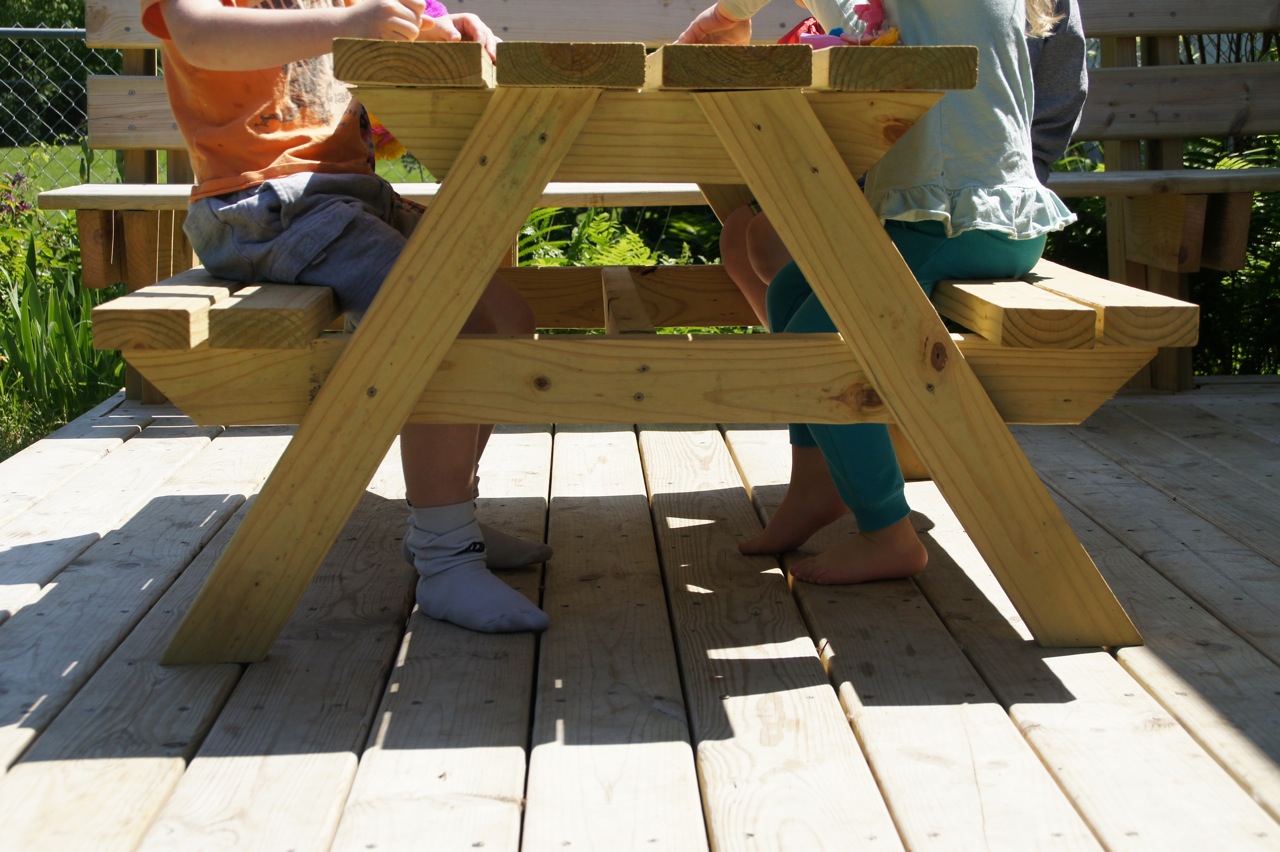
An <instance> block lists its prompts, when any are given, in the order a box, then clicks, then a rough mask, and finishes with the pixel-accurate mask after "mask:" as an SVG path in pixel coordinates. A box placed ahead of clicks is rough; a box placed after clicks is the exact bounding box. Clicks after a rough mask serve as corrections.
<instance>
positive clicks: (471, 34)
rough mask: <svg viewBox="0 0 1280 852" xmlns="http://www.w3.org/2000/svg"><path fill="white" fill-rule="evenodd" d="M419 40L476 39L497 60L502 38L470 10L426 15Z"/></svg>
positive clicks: (490, 56) (491, 57) (419, 33)
mask: <svg viewBox="0 0 1280 852" xmlns="http://www.w3.org/2000/svg"><path fill="white" fill-rule="evenodd" d="M418 41H475V42H479V43H480V46H481V47H483V48H484V52H485V53H487V54H489V58H490V59H495V60H496V59H497V58H498V57H497V49H498V42H499V41H501V39H499V38H498V37H497V36H496V35H494V34H493V30H491V29H489V26H488V25H487V24H485V22H484V21H482V20H480V19H479V18H478V17H476V16H475V15H473V14H471V13H469V12H461V13H459V14H456V15H445V16H443V17H440V18H426V17H424V18H423V19H422V28H421V30H420V31H419V32H418Z"/></svg>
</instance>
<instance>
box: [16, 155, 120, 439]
mask: <svg viewBox="0 0 1280 852" xmlns="http://www.w3.org/2000/svg"><path fill="white" fill-rule="evenodd" d="M33 192H34V187H32V186H31V181H29V180H28V179H27V178H26V177H25V176H24V175H23V174H21V173H15V174H6V175H3V179H2V181H0V459H3V458H7V457H8V456H10V455H12V454H13V453H15V452H17V451H18V450H20V449H22V448H23V447H25V446H26V445H27V444H29V443H31V442H32V441H35V440H38V439H39V438H41V437H43V436H44V435H46V434H48V433H49V432H51V431H52V430H53V429H56V428H57V427H58V426H61V425H62V424H64V423H67V422H69V421H70V420H72V419H74V418H75V417H78V416H79V415H80V414H81V413H83V412H84V411H86V410H88V409H89V408H92V407H93V406H94V405H96V404H98V403H99V402H101V401H102V400H103V399H105V398H106V397H108V396H110V395H111V394H112V393H115V392H116V391H117V390H118V389H119V388H120V385H121V384H122V382H123V373H124V369H123V362H122V361H121V359H120V355H119V353H116V352H98V351H95V350H94V349H93V343H92V338H91V335H90V330H89V314H90V311H91V310H92V309H93V306H94V305H95V304H97V303H99V302H102V301H105V300H106V299H108V298H111V297H113V296H115V295H116V292H114V291H113V290H111V289H108V290H87V289H85V288H84V287H82V286H81V276H80V251H79V245H78V241H77V238H76V233H75V223H74V221H73V220H72V219H71V218H70V217H68V216H66V215H65V214H60V213H59V214H47V215H41V214H39V213H37V212H36V211H35V210H34V209H33V206H32V204H31V202H30V195H31V194H32V193H33Z"/></svg>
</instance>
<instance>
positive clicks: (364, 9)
mask: <svg viewBox="0 0 1280 852" xmlns="http://www.w3.org/2000/svg"><path fill="white" fill-rule="evenodd" d="M347 8H348V9H349V14H350V16H351V17H350V19H349V20H350V22H351V26H352V30H353V32H352V33H351V36H352V37H353V38H378V39H390V40H392V41H413V40H414V39H415V38H417V37H418V21H420V20H421V19H422V13H423V10H425V9H426V8H427V4H426V0H364V2H363V3H357V4H356V5H354V6H349V7H347Z"/></svg>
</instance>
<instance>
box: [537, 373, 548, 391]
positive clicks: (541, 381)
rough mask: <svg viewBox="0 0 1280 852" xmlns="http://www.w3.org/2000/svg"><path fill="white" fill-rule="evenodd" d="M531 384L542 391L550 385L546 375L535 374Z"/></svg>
mask: <svg viewBox="0 0 1280 852" xmlns="http://www.w3.org/2000/svg"><path fill="white" fill-rule="evenodd" d="M533 386H534V387H535V388H537V389H538V390H541V391H544V390H547V389H548V388H550V387H551V380H550V379H548V378H547V377H546V376H535V377H534V379H533Z"/></svg>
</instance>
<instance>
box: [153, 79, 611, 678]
mask: <svg viewBox="0 0 1280 852" xmlns="http://www.w3.org/2000/svg"><path fill="white" fill-rule="evenodd" d="M598 96H599V90H596V89H541V88H519V89H517V88H512V89H503V90H499V91H497V92H495V93H494V96H493V99H492V101H490V104H489V106H488V108H487V109H486V111H485V113H484V114H483V115H482V116H481V117H480V119H479V120H478V121H477V123H476V126H475V128H474V129H473V130H472V133H471V135H470V137H469V139H468V141H467V143H466V144H465V145H464V146H463V149H462V150H461V152H460V153H459V155H458V159H457V162H456V163H455V166H454V170H453V171H452V172H451V173H450V174H449V175H448V177H447V179H446V180H445V182H444V184H443V185H442V186H441V188H440V193H439V195H437V197H436V199H435V201H434V202H433V203H432V204H431V206H430V207H429V208H428V210H427V213H426V215H425V216H424V218H423V220H422V222H421V224H420V225H419V226H418V228H417V230H416V231H415V233H414V235H413V237H412V238H411V239H410V240H409V242H408V243H407V244H406V246H405V249H404V251H403V253H402V254H401V256H400V258H399V260H398V261H397V262H396V264H395V266H394V268H393V269H392V271H391V274H390V275H389V276H388V278H387V280H386V282H384V284H383V286H382V289H381V291H380V292H379V294H378V297H377V298H376V299H375V301H374V303H373V305H372V307H371V308H370V309H369V311H368V312H367V313H366V314H365V318H364V321H363V322H362V323H361V326H360V329H359V331H358V332H357V333H356V335H355V337H354V338H353V339H352V341H351V343H350V345H349V346H348V347H347V350H346V352H345V353H344V354H343V356H342V358H341V359H340V360H339V361H338V363H337V365H336V366H335V367H334V369H333V372H332V373H331V374H330V375H329V378H328V379H327V381H326V382H325V384H324V386H323V387H322V388H321V390H320V393H319V394H318V395H317V397H316V400H315V402H314V403H313V404H312V406H311V408H310V409H309V410H308V411H307V414H306V415H305V416H304V417H303V419H302V422H301V423H300V425H299V426H298V431H297V433H296V434H295V436H294V438H293V440H292V441H291V442H290V444H289V447H288V448H287V450H286V451H285V453H284V455H283V456H282V457H281V459H280V461H279V463H278V464H277V465H276V467H275V470H274V471H273V472H272V474H271V476H270V478H268V480H267V482H266V484H265V485H264V486H263V489H262V493H261V494H260V495H259V497H258V499H257V502H256V503H255V504H254V506H253V507H252V508H251V509H250V511H249V513H248V515H246V517H245V519H244V523H243V524H242V525H241V527H240V529H239V530H237V532H236V534H235V536H234V537H233V538H232V540H231V543H230V545H229V546H228V548H227V550H226V552H225V553H224V554H223V556H222V558H221V559H219V560H218V564H217V565H216V566H215V567H214V570H213V572H212V574H211V575H210V577H209V579H208V581H207V582H206V583H205V586H204V588H203V589H201V591H200V594H199V595H198V597H197V598H196V600H195V602H194V603H193V604H192V607H191V610H190V611H189V612H188V613H187V615H186V617H185V618H184V619H183V621H182V623H181V624H180V625H179V627H178V630H177V632H176V633H175V634H174V637H173V639H172V640H171V642H170V645H169V647H168V649H167V651H166V652H165V656H164V660H163V662H165V663H186V662H214V661H219V662H223V661H238V662H249V661H253V660H258V659H261V658H262V657H264V656H265V655H266V653H267V650H268V649H269V648H270V646H271V644H272V643H273V642H274V641H275V637H276V635H277V634H278V633H279V631H280V628H281V627H282V626H283V624H284V622H285V620H286V619H287V618H288V617H289V614H290V612H291V611H292V610H293V608H294V606H295V605H296V604H297V602H298V599H299V598H300V597H301V596H302V593H303V591H304V590H305V588H306V585H307V584H308V583H309V582H310V580H311V578H312V577H313V576H314V575H315V572H316V570H317V568H318V567H319V565H320V563H321V562H322V561H323V559H324V557H325V555H326V554H327V553H328V552H329V549H330V548H331V547H332V545H333V542H334V540H335V539H336V538H337V535H338V533H339V531H340V530H341V528H342V526H343V524H345V523H346V521H347V519H348V518H349V517H350V515H351V512H352V510H353V509H354V508H355V505H356V503H357V502H358V501H359V499H360V496H361V494H362V493H363V491H364V488H365V486H366V485H367V484H368V482H369V479H370V478H371V477H372V475H373V473H374V471H375V470H376V469H377V466H378V463H379V462H380V461H381V460H382V458H383V457H384V456H385V455H386V452H387V450H388V449H389V448H390V446H391V443H392V441H393V440H394V439H395V436H396V434H397V433H398V432H399V431H400V428H401V427H402V426H403V424H404V422H405V420H406V419H407V418H408V415H409V412H410V411H411V410H412V408H413V406H414V404H415V403H416V402H417V401H418V399H419V397H421V395H422V391H423V389H424V388H425V387H426V386H427V383H428V381H429V380H430V379H431V376H432V374H433V373H434V372H435V370H436V368H437V367H438V366H439V364H440V361H441V360H442V359H443V357H444V355H445V353H446V352H447V350H448V348H449V346H450V345H451V344H452V343H453V340H454V338H456V337H457V334H458V332H459V330H461V328H462V325H463V323H464V322H465V321H466V318H467V316H468V315H469V314H470V313H471V310H472V309H473V308H474V307H475V304H476V302H477V301H478V300H479V298H480V295H481V293H482V292H483V290H484V287H485V286H486V284H487V283H488V281H489V278H490V276H491V275H492V273H493V271H494V270H495V269H496V268H497V266H498V262H499V260H500V258H501V257H502V256H503V253H504V252H505V251H506V249H507V244H508V243H509V241H510V236H511V234H513V233H515V232H516V230H517V229H518V228H519V226H520V225H521V224H522V223H523V221H524V218H525V217H526V215H527V214H528V211H529V210H530V209H531V208H532V207H533V205H534V204H535V203H536V201H537V199H538V196H539V194H540V193H541V192H542V190H543V189H544V187H545V186H546V184H547V182H548V181H549V180H550V179H551V177H552V175H553V174H554V173H555V170H556V168H557V166H558V164H559V162H560V160H561V158H562V157H563V156H564V154H565V152H566V151H567V150H568V149H569V147H570V145H571V144H572V143H573V140H574V139H575V138H576V137H577V135H578V131H579V130H580V129H581V128H582V125H583V123H584V122H585V121H586V119H587V116H588V115H590V113H591V110H592V109H593V107H594V104H595V101H596V98H597V97H598Z"/></svg>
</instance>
